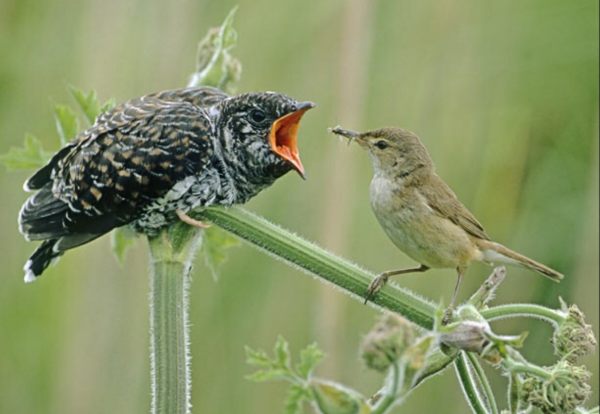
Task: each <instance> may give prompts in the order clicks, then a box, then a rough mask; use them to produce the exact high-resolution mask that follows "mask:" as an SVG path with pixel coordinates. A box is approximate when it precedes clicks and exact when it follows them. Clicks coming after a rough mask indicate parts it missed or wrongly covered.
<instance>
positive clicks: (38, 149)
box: [0, 134, 52, 170]
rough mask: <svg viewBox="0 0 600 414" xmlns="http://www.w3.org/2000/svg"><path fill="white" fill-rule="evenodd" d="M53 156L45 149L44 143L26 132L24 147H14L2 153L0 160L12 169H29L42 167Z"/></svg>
mask: <svg viewBox="0 0 600 414" xmlns="http://www.w3.org/2000/svg"><path fill="white" fill-rule="evenodd" d="M51 156H52V153H51V152H48V151H45V150H44V148H43V147H42V143H41V142H40V140H38V139H37V138H36V137H35V136H33V135H31V134H25V139H24V141H23V146H22V147H13V148H11V149H9V150H8V152H7V153H6V154H1V155H0V162H2V163H3V164H4V165H5V166H6V168H8V169H10V170H29V169H37V168H41V167H43V166H44V165H46V163H47V162H48V160H49V159H50V157H51Z"/></svg>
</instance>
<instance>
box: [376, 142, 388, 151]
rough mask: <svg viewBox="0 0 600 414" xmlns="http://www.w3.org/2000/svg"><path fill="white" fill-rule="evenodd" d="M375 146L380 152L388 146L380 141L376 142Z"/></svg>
mask: <svg viewBox="0 0 600 414" xmlns="http://www.w3.org/2000/svg"><path fill="white" fill-rule="evenodd" d="M375 146H376V147H377V148H379V149H380V150H384V149H386V148H387V147H389V144H388V143H387V142H385V141H383V140H382V141H377V142H376V143H375Z"/></svg>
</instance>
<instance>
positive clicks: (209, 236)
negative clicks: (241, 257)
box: [202, 226, 240, 279]
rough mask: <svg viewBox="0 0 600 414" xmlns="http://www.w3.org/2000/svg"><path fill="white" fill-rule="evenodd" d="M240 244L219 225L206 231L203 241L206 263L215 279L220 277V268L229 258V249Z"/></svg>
mask: <svg viewBox="0 0 600 414" xmlns="http://www.w3.org/2000/svg"><path fill="white" fill-rule="evenodd" d="M239 244H240V242H239V240H238V239H236V238H235V237H233V236H232V235H231V234H229V233H227V232H226V231H224V230H222V229H220V228H219V227H217V226H211V227H209V228H207V229H206V230H205V231H204V239H203V241H202V253H203V256H204V263H205V264H206V266H207V267H208V269H209V270H210V272H211V273H212V275H213V278H214V279H218V276H219V268H220V267H221V265H222V264H223V263H225V261H226V260H227V249H229V248H231V247H234V246H237V245H239Z"/></svg>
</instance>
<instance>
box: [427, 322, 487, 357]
mask: <svg viewBox="0 0 600 414" xmlns="http://www.w3.org/2000/svg"><path fill="white" fill-rule="evenodd" d="M447 328H449V329H448V330H445V332H442V333H440V336H439V340H440V342H441V343H443V344H444V345H448V346H450V347H452V348H458V349H462V350H465V351H469V352H477V353H481V352H482V351H483V349H484V348H485V346H486V345H487V344H488V343H489V341H488V339H487V337H486V333H487V332H488V331H489V328H490V327H489V325H488V324H487V323H485V322H476V321H461V322H457V323H456V324H452V326H448V327H447Z"/></svg>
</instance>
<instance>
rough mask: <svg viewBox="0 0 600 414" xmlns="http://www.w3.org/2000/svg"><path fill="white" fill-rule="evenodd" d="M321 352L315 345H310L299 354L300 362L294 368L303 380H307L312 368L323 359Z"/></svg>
mask: <svg viewBox="0 0 600 414" xmlns="http://www.w3.org/2000/svg"><path fill="white" fill-rule="evenodd" d="M323 356H324V354H323V351H321V350H320V349H319V347H318V346H317V344H316V343H312V344H310V345H309V346H307V347H306V348H304V349H303V350H302V352H300V362H299V363H298V365H297V366H296V371H297V372H298V375H300V376H301V377H302V378H304V379H308V378H309V377H310V375H311V374H312V371H313V370H314V368H315V367H316V366H317V365H318V364H319V362H321V359H323Z"/></svg>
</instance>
